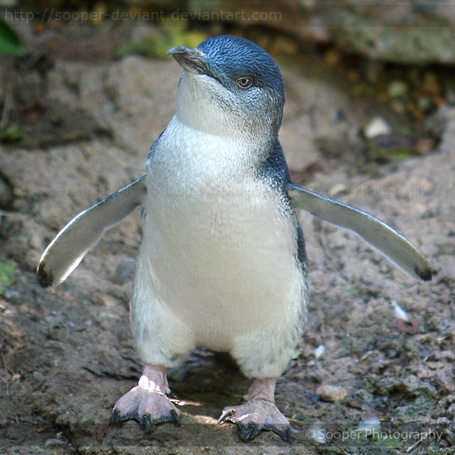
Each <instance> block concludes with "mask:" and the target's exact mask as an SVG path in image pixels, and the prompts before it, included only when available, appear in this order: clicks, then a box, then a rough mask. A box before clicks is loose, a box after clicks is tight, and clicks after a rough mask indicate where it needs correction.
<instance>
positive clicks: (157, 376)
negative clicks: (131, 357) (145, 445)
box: [110, 365, 181, 433]
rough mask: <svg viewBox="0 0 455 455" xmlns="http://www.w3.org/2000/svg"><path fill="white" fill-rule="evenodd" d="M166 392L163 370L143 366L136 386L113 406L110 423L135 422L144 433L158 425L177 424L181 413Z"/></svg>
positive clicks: (164, 371)
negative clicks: (142, 372) (142, 371)
mask: <svg viewBox="0 0 455 455" xmlns="http://www.w3.org/2000/svg"><path fill="white" fill-rule="evenodd" d="M166 392H169V388H168V385H167V379H166V369H165V368H163V367H155V366H151V365H147V366H146V367H145V369H144V374H143V375H142V376H141V378H140V380H139V383H138V385H137V386H136V387H133V388H132V389H131V390H130V391H129V392H128V393H127V394H125V395H123V397H121V398H120V399H119V400H118V401H117V403H116V404H115V406H114V410H113V411H112V415H111V420H110V424H113V423H120V422H126V421H127V420H135V421H136V422H138V423H139V425H140V427H141V428H142V430H143V431H145V432H146V433H148V432H149V431H151V430H152V429H153V428H154V427H155V425H157V424H159V423H164V422H176V423H179V421H180V414H181V412H180V410H179V409H178V408H177V406H175V404H174V403H172V401H171V400H170V399H169V398H168V397H167V396H166Z"/></svg>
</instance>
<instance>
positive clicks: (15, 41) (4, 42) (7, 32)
mask: <svg viewBox="0 0 455 455" xmlns="http://www.w3.org/2000/svg"><path fill="white" fill-rule="evenodd" d="M23 53H24V47H23V46H22V43H21V40H20V38H19V35H18V34H17V33H16V32H15V31H14V30H13V29H12V28H11V27H10V26H9V25H8V24H7V23H6V22H5V21H3V20H1V19H0V54H4V55H22V54H23Z"/></svg>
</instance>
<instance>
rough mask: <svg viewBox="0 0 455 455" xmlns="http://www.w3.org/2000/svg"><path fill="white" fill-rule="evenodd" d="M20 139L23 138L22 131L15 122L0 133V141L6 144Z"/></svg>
mask: <svg viewBox="0 0 455 455" xmlns="http://www.w3.org/2000/svg"><path fill="white" fill-rule="evenodd" d="M22 139H24V131H23V129H22V128H21V126H20V125H18V124H17V123H13V124H12V125H9V126H8V127H6V128H5V129H4V130H3V131H2V132H1V133H0V141H1V142H4V143H7V144H11V143H13V142H19V141H21V140H22Z"/></svg>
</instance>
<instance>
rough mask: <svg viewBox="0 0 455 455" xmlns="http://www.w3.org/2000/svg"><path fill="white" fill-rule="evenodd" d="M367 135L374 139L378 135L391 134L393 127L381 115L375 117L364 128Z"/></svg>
mask: <svg viewBox="0 0 455 455" xmlns="http://www.w3.org/2000/svg"><path fill="white" fill-rule="evenodd" d="M363 132H364V134H365V137H367V138H368V139H372V138H374V137H377V136H382V135H385V134H391V133H392V132H393V130H392V127H391V126H390V125H389V124H388V123H387V122H386V121H385V120H384V119H383V118H381V117H374V118H373V119H372V120H371V121H370V122H369V123H368V125H366V126H365V128H364V130H363Z"/></svg>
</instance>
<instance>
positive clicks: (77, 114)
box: [0, 24, 455, 455]
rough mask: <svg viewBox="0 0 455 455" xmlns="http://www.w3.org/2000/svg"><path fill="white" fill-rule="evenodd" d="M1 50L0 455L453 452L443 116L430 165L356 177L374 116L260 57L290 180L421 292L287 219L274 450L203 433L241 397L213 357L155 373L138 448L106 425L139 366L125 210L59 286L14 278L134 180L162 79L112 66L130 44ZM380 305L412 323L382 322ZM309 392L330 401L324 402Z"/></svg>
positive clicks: (233, 374)
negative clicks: (276, 72)
mask: <svg viewBox="0 0 455 455" xmlns="http://www.w3.org/2000/svg"><path fill="white" fill-rule="evenodd" d="M21 33H22V34H23V35H24V36H25V39H26V40H28V41H27V42H28V45H29V47H30V48H31V50H32V52H31V54H30V55H31V56H29V57H28V58H26V59H23V60H21V61H20V62H18V61H14V60H13V59H7V58H5V59H2V61H1V63H0V93H1V94H0V96H1V98H0V106H4V105H5V100H7V99H8V97H10V99H11V100H12V108H11V112H10V118H9V123H10V124H13V123H15V124H17V125H18V126H19V128H20V129H21V131H22V133H23V138H22V140H21V141H19V142H17V143H11V144H6V143H3V144H1V146H0V190H1V191H0V196H1V200H0V202H1V206H2V211H1V218H0V245H1V249H0V265H1V270H0V272H1V273H0V275H2V274H3V275H2V276H1V277H0V278H1V279H0V282H1V283H2V284H1V288H0V341H1V351H0V355H1V358H0V378H1V383H0V409H1V413H0V435H1V437H0V452H1V453H5V454H41V453H43V454H44V453H49V454H67V453H68V454H108V453H115V454H125V455H126V454H141V453H144V454H145V453H160V454H192V453H206V454H218V453H229V454H236V453H246V454H250V453H251V454H252V453H265V454H283V453H291V454H293V453H296V454H297V453H306V454H318V453H336V454H354V453H361V454H367V453H397V454H398V453H413V454H433V453H434V454H436V453H438V454H441V453H443V454H446V453H447V454H449V453H455V436H454V418H455V384H454V361H455V342H454V334H455V314H454V313H455V311H454V295H455V294H454V282H455V279H454V278H455V243H454V239H455V221H454V213H455V197H454V195H455V178H454V175H455V153H454V150H455V109H454V108H448V107H445V108H441V110H440V111H439V112H438V113H437V114H435V116H434V117H433V125H434V128H435V129H436V130H437V131H438V133H439V137H440V142H439V144H438V145H437V146H435V147H434V149H433V150H431V151H430V152H428V153H426V154H424V155H421V156H414V157H410V158H406V159H403V160H396V159H390V160H385V161H384V160H373V159H371V158H370V157H369V156H368V153H365V150H367V149H368V145H367V144H366V142H365V140H364V139H363V138H362V137H361V135H359V133H358V132H359V130H360V129H361V127H362V125H364V124H365V122H366V120H367V119H368V118H369V117H370V116H371V115H373V114H375V113H377V112H385V111H384V109H385V108H384V106H383V105H380V104H379V103H377V102H375V101H374V100H356V99H352V98H350V97H349V96H348V94H347V93H348V92H347V90H346V86H345V84H346V83H345V81H344V80H342V78H338V77H337V76H335V75H334V74H332V73H333V72H332V71H331V70H330V68H328V67H326V66H324V63H323V62H320V61H318V59H317V57H314V56H313V57H310V56H294V57H292V58H286V57H285V56H283V55H276V57H277V59H278V61H279V63H280V66H281V68H282V70H283V73H284V77H285V82H286V87H287V99H288V101H287V104H286V110H285V118H284V123H283V127H282V131H281V136H280V138H281V142H282V145H283V148H284V150H285V154H286V156H287V159H288V162H289V166H290V168H291V170H292V171H293V175H294V176H295V178H296V179H297V180H299V181H302V180H303V181H304V182H303V184H304V185H305V186H306V187H308V188H310V189H312V190H315V191H319V192H321V193H323V194H328V195H332V196H333V197H336V198H338V199H340V200H342V201H343V202H345V203H349V204H351V205H354V206H357V207H359V208H362V209H364V210H367V211H369V212H371V213H373V214H375V215H376V216H378V217H379V218H381V219H383V220H384V221H386V222H387V223H389V224H391V225H392V226H394V227H395V228H396V229H397V230H398V231H400V232H403V233H404V234H405V235H406V236H407V237H408V238H409V239H410V240H411V241H413V242H414V243H415V244H416V245H417V246H418V248H419V249H421V251H422V252H423V253H424V255H425V256H426V257H427V259H428V261H429V262H430V264H431V267H432V269H433V271H434V277H433V281H431V282H428V283H417V282H414V281H412V280H411V279H410V278H408V277H407V276H405V275H404V274H403V273H402V272H401V271H400V270H398V269H396V268H395V267H394V266H393V265H391V264H390V263H388V262H387V261H386V260H385V259H383V258H382V257H381V256H380V255H379V254H377V253H376V252H374V251H372V250H371V249H370V248H369V247H368V246H367V245H365V244H363V243H362V242H361V241H360V240H359V239H358V238H357V237H356V236H354V235H352V234H350V233H347V232H344V231H340V230H338V229H336V228H334V227H332V226H329V225H327V224H324V223H321V222H319V221H318V220H316V219H314V218H312V217H311V216H310V215H308V214H302V216H301V222H302V226H303V229H304V233H305V237H306V243H307V252H308V255H309V264H310V277H311V303H310V307H309V319H308V322H307V324H306V328H305V335H304V337H303V339H302V341H301V344H300V348H299V350H298V351H297V352H296V355H295V358H294V359H293V360H292V362H291V364H290V365H289V367H288V369H287V370H286V372H285V374H284V375H283V376H282V377H281V378H280V379H279V381H278V386H277V405H278V407H279V408H280V409H281V410H282V411H283V412H284V413H285V415H286V416H287V417H288V418H289V419H290V420H291V423H292V426H293V429H294V431H293V443H291V444H289V443H285V442H282V441H281V440H280V439H279V438H278V437H277V436H275V435H272V434H269V433H262V434H261V435H260V436H258V437H257V438H256V439H255V440H254V442H252V443H249V444H245V443H243V442H241V441H240V439H239V437H238V434H237V431H236V429H235V427H233V426H232V425H228V424H225V425H218V424H217V419H218V417H219V416H220V413H221V410H222V409H223V407H224V406H227V405H232V404H236V403H238V402H239V401H240V400H241V397H242V395H243V394H244V393H245V392H246V391H247V389H248V387H249V381H248V380H247V379H246V378H244V377H243V376H242V374H241V373H240V372H239V370H238V369H237V368H236V366H235V365H234V364H233V363H232V362H231V361H230V359H229V358H228V357H227V356H224V355H219V354H214V353H211V352H208V351H205V350H200V351H197V352H195V353H194V354H192V355H191V356H190V357H189V358H188V360H187V362H186V363H185V365H184V366H183V367H182V368H179V369H177V370H175V371H172V373H171V379H170V385H171V388H172V391H173V393H174V394H175V399H176V400H177V402H178V403H179V405H180V406H181V409H182V413H183V415H182V420H181V424H180V426H176V425H174V424H164V425H160V426H157V427H156V429H155V430H154V431H153V432H151V433H150V434H143V433H142V431H141V430H140V429H139V426H138V425H137V424H136V423H135V422H128V423H126V424H124V425H122V426H115V427H108V425H107V423H108V420H109V417H110V412H111V410H112V407H113V405H114V403H115V402H116V400H117V399H118V398H119V397H120V396H121V395H122V394H123V393H125V392H126V391H127V390H129V389H130V388H131V387H132V386H133V385H135V383H136V381H137V379H138V378H139V376H140V373H141V369H142V364H141V361H140V359H139V358H138V357H137V355H136V353H135V351H134V348H133V346H132V339H131V333H130V328H129V315H128V304H129V299H130V296H131V279H132V270H133V267H134V257H135V253H136V250H137V247H138V244H139V241H140V235H141V234H140V225H139V222H138V214H137V212H135V213H134V214H133V215H131V216H130V217H128V218H127V219H126V220H124V222H122V223H121V225H119V226H118V227H116V228H115V229H113V230H112V231H109V232H108V233H107V234H106V235H105V237H104V239H103V240H102V241H101V242H100V244H99V245H98V246H97V247H96V249H94V250H93V251H92V252H91V253H89V254H88V255H87V257H86V258H85V259H84V261H83V262H82V263H81V265H80V266H79V268H78V269H77V270H76V271H75V272H74V273H73V274H72V275H71V277H69V279H68V280H67V281H66V282H65V283H64V284H63V285H61V286H60V287H58V288H56V289H41V288H40V287H39V285H38V284H37V282H36V279H35V275H34V270H35V268H36V265H37V262H38V260H39V257H40V255H41V253H42V252H43V250H44V248H45V247H46V246H47V244H48V243H49V242H50V241H51V240H52V238H53V237H54V236H55V234H56V233H57V232H58V230H59V229H60V228H61V227H62V226H64V224H65V223H66V222H67V221H68V220H69V219H71V217H72V216H74V215H75V214H77V213H78V212H79V211H81V210H82V209H84V208H86V207H88V206H89V205H91V204H93V203H95V202H97V201H99V200H100V199H102V198H103V197H105V196H107V195H108V194H110V193H112V192H113V191H115V190H116V189H118V188H120V187H121V186H123V185H125V184H127V183H129V182H130V181H132V180H133V179H135V178H138V177H140V176H141V175H142V174H143V169H144V162H145V158H146V156H147V152H148V149H149V147H150V145H151V144H152V143H153V141H154V140H155V139H156V138H157V136H158V135H159V133H160V132H161V131H162V130H163V129H164V128H165V127H166V125H167V123H168V122H169V120H170V118H171V117H172V115H173V113H174V110H175V102H176V99H175V94H176V86H177V81H178V77H179V74H180V68H179V67H178V65H177V64H175V62H173V61H172V60H153V59H147V58H144V57H139V56H127V57H123V58H121V59H117V60H114V59H112V58H111V55H112V54H111V53H112V50H113V49H114V48H115V46H117V45H118V44H121V43H124V42H127V41H128V40H130V39H131V34H132V33H135V34H138V33H144V32H143V31H140V30H125V29H121V28H116V27H113V26H110V25H109V24H105V25H104V26H101V27H98V28H96V29H91V28H83V27H79V28H74V29H68V30H47V31H44V32H42V33H41V35H39V36H38V37H36V36H34V35H33V34H34V32H33V30H28V29H27V28H26V27H24V28H23V29H21ZM381 115H382V114H381ZM384 115H385V114H384ZM278 266H279V264H277V267H278ZM5 283H6V284H5ZM392 301H396V302H398V304H399V305H400V306H401V307H402V308H403V309H405V310H406V311H407V314H408V316H409V318H410V319H412V320H413V322H412V324H404V323H403V322H402V321H400V320H399V318H397V317H396V315H395V313H394V307H393V304H392ZM321 345H323V346H324V347H325V350H324V349H323V348H321ZM322 351H323V352H322ZM321 352H322V354H321ZM320 385H335V386H339V387H341V388H343V389H344V390H345V391H346V393H347V396H346V398H345V399H344V400H342V401H341V402H336V403H331V402H325V401H323V400H321V399H319V397H318V395H317V394H316V393H315V392H316V389H317V388H318V387H319V386H320ZM359 428H360V429H362V428H363V430H364V431H363V433H362V432H359V431H356V430H359Z"/></svg>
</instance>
